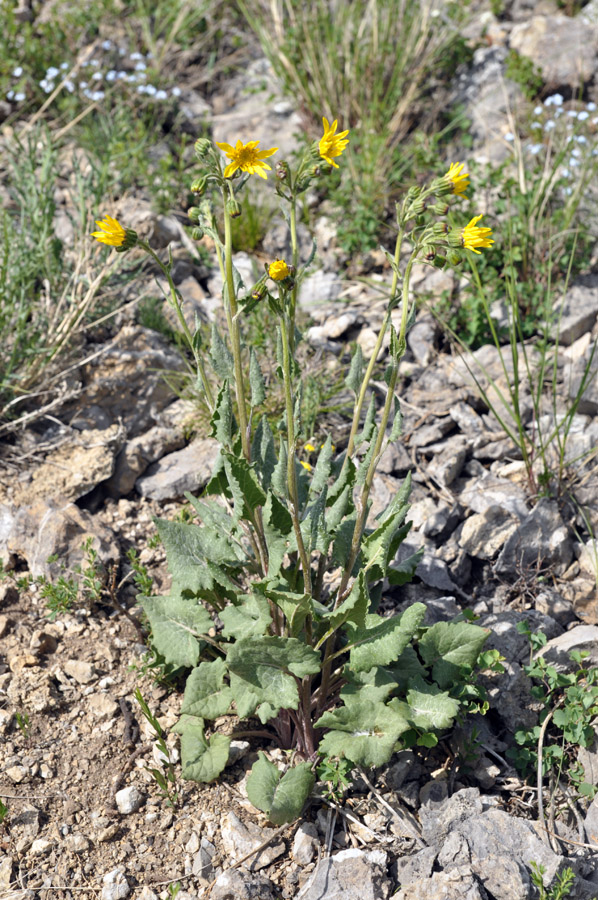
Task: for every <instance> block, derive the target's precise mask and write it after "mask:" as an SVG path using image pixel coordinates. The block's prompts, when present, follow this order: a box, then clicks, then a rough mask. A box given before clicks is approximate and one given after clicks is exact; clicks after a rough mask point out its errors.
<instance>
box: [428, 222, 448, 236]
mask: <svg viewBox="0 0 598 900" xmlns="http://www.w3.org/2000/svg"><path fill="white" fill-rule="evenodd" d="M432 231H433V232H434V234H447V233H448V225H447V224H446V222H434V224H433V225H432Z"/></svg>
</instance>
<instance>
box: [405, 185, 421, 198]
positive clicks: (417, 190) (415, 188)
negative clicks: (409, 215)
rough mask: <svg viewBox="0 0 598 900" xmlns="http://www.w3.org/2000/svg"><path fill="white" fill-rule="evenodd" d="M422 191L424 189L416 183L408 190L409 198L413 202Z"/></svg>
mask: <svg viewBox="0 0 598 900" xmlns="http://www.w3.org/2000/svg"><path fill="white" fill-rule="evenodd" d="M421 192H422V189H421V188H420V187H419V185H417V184H414V185H413V186H412V187H410V188H409V190H408V191H407V200H410V201H412V202H413V200H415V199H416V198H417V197H419V195H420V194H421Z"/></svg>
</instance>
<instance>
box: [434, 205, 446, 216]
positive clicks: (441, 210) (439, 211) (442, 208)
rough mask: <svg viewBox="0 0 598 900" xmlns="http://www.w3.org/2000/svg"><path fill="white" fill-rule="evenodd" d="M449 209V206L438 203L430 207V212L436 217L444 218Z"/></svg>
mask: <svg viewBox="0 0 598 900" xmlns="http://www.w3.org/2000/svg"><path fill="white" fill-rule="evenodd" d="M449 209H450V206H449V204H448V203H440V202H439V203H436V204H434V206H433V207H432V210H433V211H434V212H435V213H436V215H437V216H446V214H447V213H448V211H449Z"/></svg>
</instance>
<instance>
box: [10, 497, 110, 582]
mask: <svg viewBox="0 0 598 900" xmlns="http://www.w3.org/2000/svg"><path fill="white" fill-rule="evenodd" d="M88 538H91V539H92V547H93V548H94V550H96V551H97V553H98V557H99V561H100V563H102V564H103V565H105V566H107V565H109V564H110V563H111V562H117V561H118V559H119V555H120V551H119V548H118V545H117V543H116V541H115V539H114V534H113V533H112V532H111V531H110V529H109V528H107V527H106V526H105V525H104V524H103V523H102V522H100V521H99V520H98V519H96V518H94V517H92V516H91V515H90V513H88V512H87V511H86V510H84V509H80V508H79V507H78V506H77V505H76V504H75V503H71V502H70V501H62V502H61V501H60V499H59V498H55V499H53V500H48V501H45V500H39V501H37V502H36V503H34V504H33V505H31V506H25V507H21V508H20V509H19V510H17V511H14V510H13V509H12V508H10V507H9V506H6V505H4V506H2V505H0V559H2V560H3V562H4V563H5V564H7V565H11V564H12V561H13V560H14V559H15V557H16V558H21V559H24V560H25V561H26V562H27V565H28V567H29V571H30V572H31V574H32V575H33V576H34V577H37V576H38V575H44V576H46V577H50V578H54V577H58V576H59V575H60V574H61V573H62V568H61V567H62V566H64V567H65V568H66V569H67V570H69V571H72V570H73V569H74V568H75V566H76V565H78V564H79V563H81V562H82V561H83V555H84V554H83V550H82V547H83V544H84V543H85V541H86V540H87V539H88ZM49 557H56V558H57V560H58V561H57V562H53V563H48V558H49Z"/></svg>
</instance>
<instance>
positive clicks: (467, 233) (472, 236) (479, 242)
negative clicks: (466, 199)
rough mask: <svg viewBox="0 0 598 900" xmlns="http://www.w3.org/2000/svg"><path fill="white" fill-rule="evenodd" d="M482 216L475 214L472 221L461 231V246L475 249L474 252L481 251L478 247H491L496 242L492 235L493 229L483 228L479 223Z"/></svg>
mask: <svg viewBox="0 0 598 900" xmlns="http://www.w3.org/2000/svg"><path fill="white" fill-rule="evenodd" d="M481 218H482V216H474V217H473V219H472V220H471V222H469V224H468V225H466V226H465V228H462V229H461V233H460V237H461V246H462V247H465V249H466V250H473V252H474V253H479V252H480V251H479V250H478V249H477V248H478V247H490V246H491V245H492V244H493V243H494V241H493V240H492V238H491V237H490V235H491V234H492V229H491V228H481V227H480V226H479V225H478V224H477V223H478V222H479V221H480V219H481Z"/></svg>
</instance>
